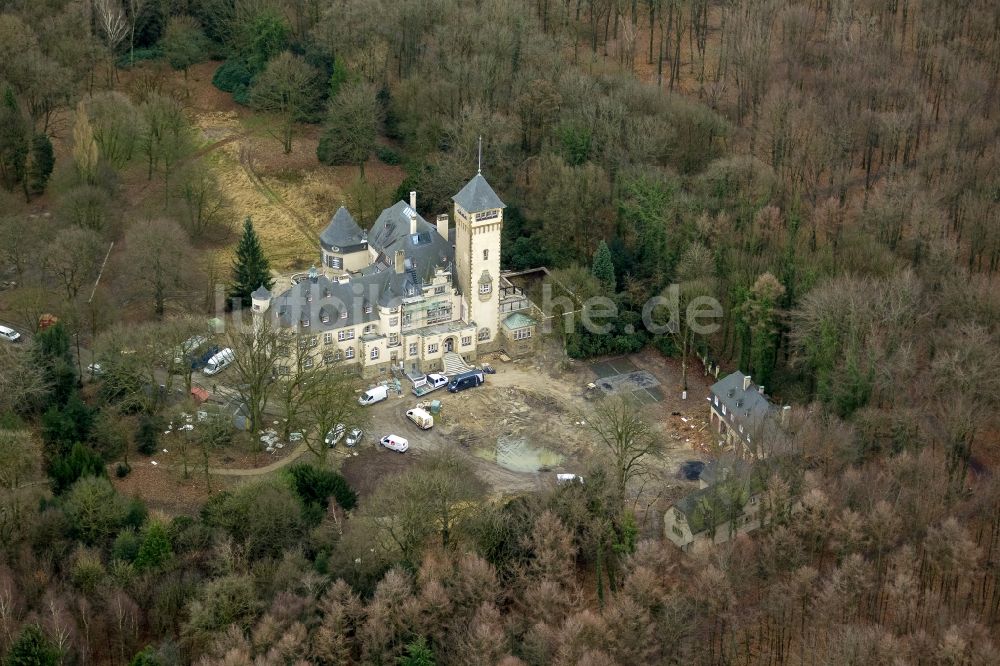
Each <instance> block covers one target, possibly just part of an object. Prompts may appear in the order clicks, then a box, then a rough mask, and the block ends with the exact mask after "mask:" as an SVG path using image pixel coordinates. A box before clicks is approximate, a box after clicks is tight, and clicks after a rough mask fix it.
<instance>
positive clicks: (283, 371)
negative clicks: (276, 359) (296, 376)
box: [278, 365, 292, 377]
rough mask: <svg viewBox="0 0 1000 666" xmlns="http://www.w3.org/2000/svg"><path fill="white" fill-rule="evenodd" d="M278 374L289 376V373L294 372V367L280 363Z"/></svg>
mask: <svg viewBox="0 0 1000 666" xmlns="http://www.w3.org/2000/svg"><path fill="white" fill-rule="evenodd" d="M278 374H279V375H281V376H282V377H287V376H288V375H290V374H292V369H291V368H289V367H288V366H287V365H279V366H278Z"/></svg>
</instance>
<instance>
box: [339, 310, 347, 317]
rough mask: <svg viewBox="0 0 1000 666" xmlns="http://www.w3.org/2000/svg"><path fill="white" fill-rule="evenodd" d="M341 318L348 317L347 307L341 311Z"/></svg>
mask: <svg viewBox="0 0 1000 666" xmlns="http://www.w3.org/2000/svg"><path fill="white" fill-rule="evenodd" d="M340 318H341V319H347V308H344V309H343V310H341V311H340Z"/></svg>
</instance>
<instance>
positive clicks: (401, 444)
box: [379, 435, 410, 453]
mask: <svg viewBox="0 0 1000 666" xmlns="http://www.w3.org/2000/svg"><path fill="white" fill-rule="evenodd" d="M379 444H381V445H382V446H384V447H385V448H387V449H389V450H390V451H396V452H397V453H406V450H407V449H408V448H410V443H409V442H408V441H406V439H405V438H403V437H400V436H399V435H386V436H385V437H383V438H382V439H380V440H379Z"/></svg>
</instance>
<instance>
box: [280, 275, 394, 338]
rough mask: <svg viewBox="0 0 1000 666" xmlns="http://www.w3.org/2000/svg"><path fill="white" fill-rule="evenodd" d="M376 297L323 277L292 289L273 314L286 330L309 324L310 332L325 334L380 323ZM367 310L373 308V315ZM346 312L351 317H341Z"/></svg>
mask: <svg viewBox="0 0 1000 666" xmlns="http://www.w3.org/2000/svg"><path fill="white" fill-rule="evenodd" d="M375 295H376V294H370V293H369V292H368V291H365V290H356V289H354V288H353V285H352V283H347V282H335V281H333V280H330V279H329V278H327V277H326V276H325V275H319V276H317V277H316V279H315V280H305V281H303V282H300V283H299V284H296V285H292V287H290V288H289V289H288V290H286V291H285V292H283V293H282V294H280V295H279V296H278V297H277V298H276V299H275V300H274V303H273V304H272V307H271V310H272V312H273V314H274V316H276V317H277V318H278V323H279V324H280V325H281V326H283V327H285V328H289V327H292V326H297V325H302V324H303V323H304V322H306V321H308V322H309V326H308V329H306V330H309V331H312V332H314V333H322V332H323V331H330V330H334V329H338V328H344V327H346V326H355V325H357V324H367V323H369V322H373V321H378V318H379V314H378V308H377V307H375V302H374V299H373V296H375ZM366 306H371V312H365V307H366ZM345 311H346V312H347V317H341V313H342V312H345ZM324 319H326V320H327V321H323V320H324ZM304 332H305V331H304Z"/></svg>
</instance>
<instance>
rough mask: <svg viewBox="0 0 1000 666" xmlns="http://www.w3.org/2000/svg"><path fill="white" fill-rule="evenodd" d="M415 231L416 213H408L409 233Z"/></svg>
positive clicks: (411, 233)
mask: <svg viewBox="0 0 1000 666" xmlns="http://www.w3.org/2000/svg"><path fill="white" fill-rule="evenodd" d="M415 233H417V214H416V213H410V235H411V236H412V235H413V234H415Z"/></svg>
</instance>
